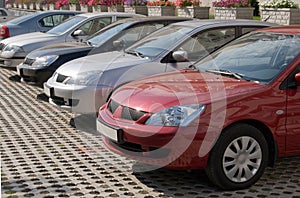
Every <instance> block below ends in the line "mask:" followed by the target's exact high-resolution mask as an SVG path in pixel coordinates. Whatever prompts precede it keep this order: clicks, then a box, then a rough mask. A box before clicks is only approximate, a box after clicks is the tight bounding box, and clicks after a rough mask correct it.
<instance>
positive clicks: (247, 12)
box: [215, 7, 254, 20]
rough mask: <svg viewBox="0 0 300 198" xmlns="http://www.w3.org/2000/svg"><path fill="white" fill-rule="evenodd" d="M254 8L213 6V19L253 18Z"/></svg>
mask: <svg viewBox="0 0 300 198" xmlns="http://www.w3.org/2000/svg"><path fill="white" fill-rule="evenodd" d="M253 10H254V8H250V7H249V8H242V7H238V8H225V7H215V19H221V20H228V19H229V20H234V19H253Z"/></svg>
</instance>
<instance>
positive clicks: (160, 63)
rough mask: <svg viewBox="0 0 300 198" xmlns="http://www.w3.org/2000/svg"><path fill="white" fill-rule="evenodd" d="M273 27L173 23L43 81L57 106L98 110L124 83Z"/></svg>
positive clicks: (68, 66) (178, 66)
mask: <svg viewBox="0 0 300 198" xmlns="http://www.w3.org/2000/svg"><path fill="white" fill-rule="evenodd" d="M273 25H274V24H270V23H265V22H259V21H253V20H251V21H246V20H240V21H239V20H237V21H233V20H232V21H224V20H223V21H218V20H194V21H185V22H179V23H174V24H171V25H169V26H166V27H164V28H162V29H161V30H158V31H156V32H154V33H153V34H152V35H150V36H148V37H146V38H144V39H142V40H141V41H139V42H137V43H136V44H134V45H132V46H131V47H129V48H127V49H126V50H125V51H124V52H122V51H121V52H117V51H115V52H108V53H102V54H97V55H91V56H87V57H83V58H79V59H76V60H73V61H70V62H67V63H65V64H64V65H62V66H61V67H60V68H59V69H58V70H56V72H55V73H54V74H53V76H52V77H51V78H50V79H48V81H47V82H46V83H44V93H45V94H46V95H47V96H49V102H50V103H51V104H53V105H55V106H57V107H61V108H64V109H69V110H72V111H73V112H76V113H96V112H97V111H98V110H99V107H100V106H101V105H103V104H104V103H105V102H106V101H107V100H108V98H109V96H110V94H111V93H112V92H113V91H114V90H115V89H116V88H118V87H119V86H121V85H123V84H125V83H128V82H130V81H133V80H136V79H139V78H143V77H146V76H150V75H153V74H159V73H163V72H167V71H172V70H176V69H181V68H184V67H188V66H189V65H191V64H192V63H194V62H195V61H196V60H198V59H199V58H201V57H203V56H206V55H208V54H209V53H211V52H212V51H214V50H216V49H217V48H219V47H221V46H222V45H224V44H225V43H227V42H229V41H230V40H232V39H234V38H236V37H238V36H240V35H242V34H244V33H247V32H249V31H251V30H254V29H257V28H263V27H268V26H273Z"/></svg>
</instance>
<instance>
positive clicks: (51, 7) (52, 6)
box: [49, 3, 58, 10]
mask: <svg viewBox="0 0 300 198" xmlns="http://www.w3.org/2000/svg"><path fill="white" fill-rule="evenodd" d="M49 10H58V8H56V6H55V4H52V3H51V4H50V5H49Z"/></svg>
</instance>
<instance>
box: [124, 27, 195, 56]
mask: <svg viewBox="0 0 300 198" xmlns="http://www.w3.org/2000/svg"><path fill="white" fill-rule="evenodd" d="M193 29H194V28H193V27H188V26H177V25H171V26H166V27H164V28H162V29H161V30H158V31H156V32H154V33H153V34H151V35H150V36H149V37H146V38H145V39H142V40H141V41H139V42H138V43H136V44H134V45H132V46H131V47H129V48H127V49H126V51H127V52H129V53H132V52H134V53H136V54H139V55H140V56H141V57H147V58H151V59H152V58H155V57H156V56H158V55H159V54H161V53H162V52H164V51H168V50H170V47H173V45H174V44H175V43H177V42H178V41H180V40H181V39H182V38H184V37H185V36H186V35H187V34H188V33H190V32H191V31H192V30H193Z"/></svg>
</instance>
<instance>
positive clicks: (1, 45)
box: [0, 43, 5, 51]
mask: <svg viewBox="0 0 300 198" xmlns="http://www.w3.org/2000/svg"><path fill="white" fill-rule="evenodd" d="M4 47H5V44H4V43H0V50H1V51H2V49H3V48H4Z"/></svg>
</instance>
